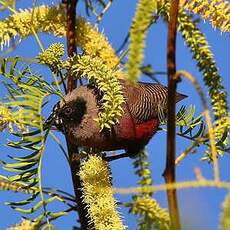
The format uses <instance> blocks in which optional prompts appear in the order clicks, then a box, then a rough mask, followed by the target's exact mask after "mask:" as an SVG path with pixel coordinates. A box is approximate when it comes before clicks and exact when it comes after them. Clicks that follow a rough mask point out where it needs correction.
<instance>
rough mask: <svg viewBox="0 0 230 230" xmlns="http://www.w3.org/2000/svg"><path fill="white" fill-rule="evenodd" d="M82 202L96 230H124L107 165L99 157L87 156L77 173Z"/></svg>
mask: <svg viewBox="0 0 230 230" xmlns="http://www.w3.org/2000/svg"><path fill="white" fill-rule="evenodd" d="M79 175H80V178H81V180H82V186H83V200H84V202H85V203H86V205H87V208H88V212H89V215H90V219H91V221H92V223H93V225H94V227H95V229H96V230H114V229H116V230H121V229H125V227H124V226H123V224H122V221H121V218H120V217H119V214H118V212H117V210H116V201H115V199H114V198H113V189H112V185H111V178H110V170H109V166H108V163H107V162H106V161H104V160H103V159H102V158H101V157H99V156H89V159H88V160H87V161H85V162H83V163H82V165H81V169H80V172H79Z"/></svg>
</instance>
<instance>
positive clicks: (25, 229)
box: [7, 219, 40, 230]
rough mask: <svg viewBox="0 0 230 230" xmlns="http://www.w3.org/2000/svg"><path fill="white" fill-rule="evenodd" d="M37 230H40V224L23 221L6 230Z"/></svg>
mask: <svg viewBox="0 0 230 230" xmlns="http://www.w3.org/2000/svg"><path fill="white" fill-rule="evenodd" d="M39 229H40V223H38V222H32V221H31V220H26V219H23V220H22V221H21V222H20V223H18V224H16V225H15V226H13V227H10V228H8V229H7V230H39Z"/></svg>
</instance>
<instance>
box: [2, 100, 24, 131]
mask: <svg viewBox="0 0 230 230" xmlns="http://www.w3.org/2000/svg"><path fill="white" fill-rule="evenodd" d="M13 124H15V125H16V126H17V128H18V129H21V130H24V129H25V126H24V125H23V124H22V123H21V122H20V118H19V117H18V118H16V117H15V116H14V114H13V113H12V112H11V111H10V110H9V109H8V108H7V107H6V106H5V105H3V104H1V105H0V131H3V130H5V129H6V128H9V129H10V131H12V130H13Z"/></svg>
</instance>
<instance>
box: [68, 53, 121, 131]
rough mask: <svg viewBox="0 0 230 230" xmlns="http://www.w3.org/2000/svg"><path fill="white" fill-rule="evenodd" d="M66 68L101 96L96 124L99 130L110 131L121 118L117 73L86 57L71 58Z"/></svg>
mask: <svg viewBox="0 0 230 230" xmlns="http://www.w3.org/2000/svg"><path fill="white" fill-rule="evenodd" d="M67 66H68V67H67V68H70V71H71V73H72V74H73V76H75V78H77V77H78V76H81V77H86V78H87V79H89V82H90V83H91V84H93V85H95V87H96V88H97V89H98V90H99V92H100V93H101V94H102V99H101V104H102V111H101V112H100V113H99V114H98V118H97V122H98V123H99V125H100V128H101V130H103V129H104V128H106V129H111V128H112V126H113V125H115V124H116V123H117V122H118V119H119V117H121V116H122V112H123V110H122V107H121V105H122V103H124V98H123V93H122V88H121V85H120V83H119V80H118V79H117V78H116V76H117V71H116V70H112V69H110V68H108V66H107V65H105V64H104V62H103V60H101V59H100V58H96V57H93V58H92V57H91V56H88V55H83V56H75V57H73V58H72V59H70V60H69V61H68V63H67Z"/></svg>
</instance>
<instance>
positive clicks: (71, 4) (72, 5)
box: [63, 0, 89, 230]
mask: <svg viewBox="0 0 230 230" xmlns="http://www.w3.org/2000/svg"><path fill="white" fill-rule="evenodd" d="M77 2H78V0H66V1H63V3H65V4H66V13H67V30H66V38H67V50H68V56H69V57H72V56H73V55H74V54H75V53H76V41H75V33H76V32H75V28H76V27H75V19H76V6H77ZM67 74H68V75H67V92H68V93H69V92H71V91H72V90H73V89H74V88H75V87H76V82H75V80H74V79H73V76H72V75H71V73H70V72H68V73H67ZM66 142H67V148H68V155H69V162H70V170H71V175H72V182H73V187H74V192H75V197H76V203H77V206H78V215H79V222H80V225H81V229H82V230H83V229H84V230H87V229H89V219H88V215H87V209H86V207H85V204H84V202H83V199H82V186H81V180H80V176H79V170H80V160H79V159H78V158H77V157H76V154H78V147H77V146H76V145H73V144H72V143H70V141H69V137H68V136H66Z"/></svg>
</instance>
